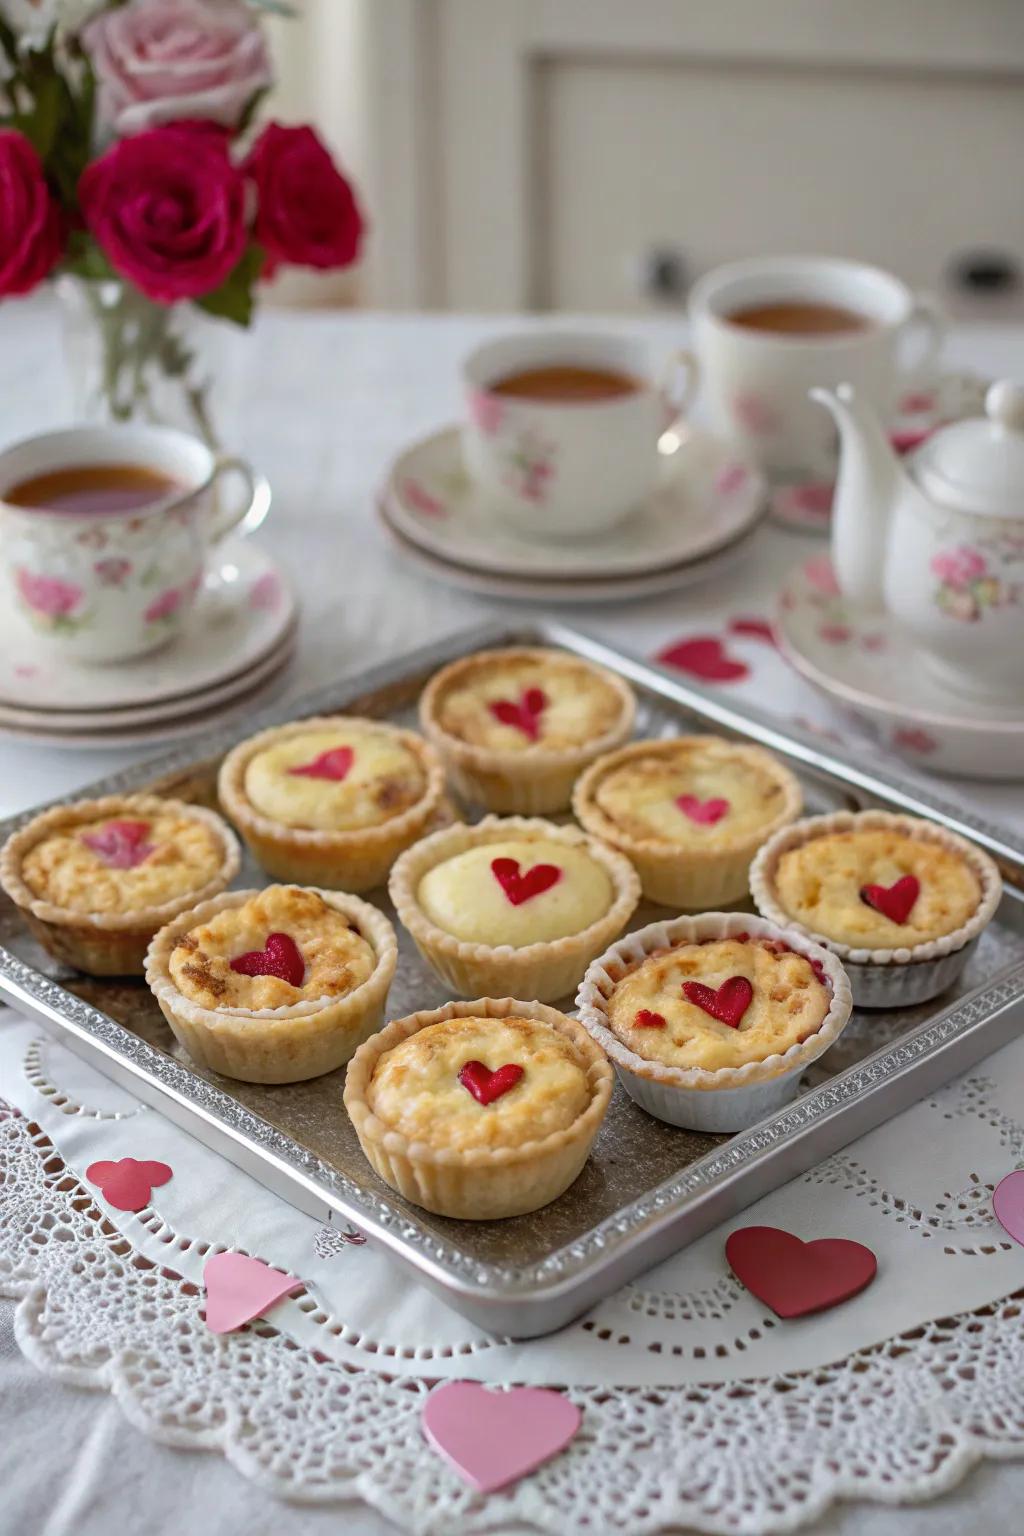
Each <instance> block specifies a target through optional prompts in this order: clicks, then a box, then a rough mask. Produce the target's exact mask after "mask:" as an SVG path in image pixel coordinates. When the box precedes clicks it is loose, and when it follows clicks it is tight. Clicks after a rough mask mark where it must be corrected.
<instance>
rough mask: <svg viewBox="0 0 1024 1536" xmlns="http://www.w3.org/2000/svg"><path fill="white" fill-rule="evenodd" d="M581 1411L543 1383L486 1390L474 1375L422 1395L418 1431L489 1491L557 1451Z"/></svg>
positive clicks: (470, 1480)
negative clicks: (540, 1384) (423, 1398)
mask: <svg viewBox="0 0 1024 1536" xmlns="http://www.w3.org/2000/svg"><path fill="white" fill-rule="evenodd" d="M582 1417H583V1415H582V1413H581V1412H580V1410H579V1408H577V1406H576V1404H575V1403H571V1402H570V1401H569V1399H568V1398H567V1397H563V1395H562V1393H561V1392H549V1391H548V1390H547V1389H546V1388H545V1387H515V1388H514V1389H513V1390H512V1391H511V1392H490V1391H488V1390H487V1388H486V1387H482V1386H480V1385H479V1383H478V1382H475V1381H450V1382H448V1383H446V1385H445V1386H443V1387H437V1388H435V1390H434V1391H433V1392H431V1394H430V1396H429V1397H428V1398H427V1401H426V1403H425V1404H424V1406H423V1431H424V1434H425V1435H426V1437H427V1439H428V1440H429V1441H430V1443H431V1445H432V1446H433V1447H434V1449H435V1450H437V1451H440V1453H441V1455H442V1456H443V1457H444V1458H445V1460H446V1461H448V1462H450V1463H451V1465H452V1466H453V1467H454V1468H455V1470H456V1472H457V1473H458V1474H459V1476H460V1477H462V1478H464V1479H465V1481H466V1482H467V1483H469V1484H470V1485H471V1486H472V1487H473V1488H475V1489H476V1490H477V1491H478V1492H479V1493H493V1492H494V1491H495V1489H497V1488H504V1487H505V1486H506V1485H507V1484H508V1483H514V1482H517V1481H518V1479H519V1478H521V1477H525V1476H526V1474H527V1472H532V1471H533V1470H534V1468H535V1467H539V1466H540V1465H541V1463H542V1462H545V1461H548V1460H549V1459H550V1458H551V1457H552V1456H557V1454H558V1452H559V1451H561V1450H564V1449H565V1447H566V1446H567V1445H568V1444H569V1441H570V1440H571V1439H572V1438H573V1436H574V1435H575V1434H576V1432H577V1430H578V1429H579V1427H580V1421H581V1419H582Z"/></svg>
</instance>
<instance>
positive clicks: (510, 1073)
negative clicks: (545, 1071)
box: [459, 1061, 523, 1104]
mask: <svg viewBox="0 0 1024 1536" xmlns="http://www.w3.org/2000/svg"><path fill="white" fill-rule="evenodd" d="M522 1075H523V1069H522V1067H521V1066H519V1065H518V1064H517V1063H516V1062H514V1061H507V1062H506V1063H505V1065H504V1066H503V1067H496V1068H495V1070H494V1071H493V1072H492V1071H491V1070H490V1068H489V1067H485V1066H484V1064H483V1062H482V1061H467V1062H466V1065H465V1066H464V1067H463V1068H462V1070H461V1071H460V1073H459V1082H460V1083H461V1084H462V1086H463V1088H465V1090H466V1092H467V1093H471V1094H472V1095H473V1097H474V1099H476V1101H477V1103H478V1104H493V1103H494V1101H495V1099H500V1098H501V1096H502V1094H503V1093H508V1091H509V1089H510V1088H514V1087H515V1085H516V1083H518V1082H519V1080H520V1078H521V1077H522Z"/></svg>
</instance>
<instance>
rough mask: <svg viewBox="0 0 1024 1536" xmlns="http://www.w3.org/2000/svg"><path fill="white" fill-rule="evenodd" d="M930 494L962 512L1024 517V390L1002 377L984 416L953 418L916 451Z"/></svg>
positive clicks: (920, 478) (919, 474)
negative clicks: (965, 418)
mask: <svg viewBox="0 0 1024 1536" xmlns="http://www.w3.org/2000/svg"><path fill="white" fill-rule="evenodd" d="M912 467H913V473H914V476H915V478H916V480H917V482H918V484H919V485H920V487H921V489H922V491H923V492H924V493H925V495H926V496H929V497H931V498H932V499H933V500H935V501H938V502H941V503H942V504H943V505H944V506H947V507H954V508H956V509H957V511H960V512H977V513H981V514H985V515H988V516H993V517H1010V518H1024V388H1022V387H1021V386H1020V385H1019V384H1015V383H1014V382H1013V381H1012V380H1011V379H1000V381H999V382H998V383H997V384H993V385H991V386H990V388H989V390H988V393H987V394H986V396H985V415H984V416H976V417H973V418H972V419H970V420H968V421H958V422H954V423H953V424H952V425H951V426H948V427H943V428H942V429H941V430H940V431H938V432H936V433H934V434H933V436H932V437H930V438H929V439H928V440H927V441H926V442H924V443H922V445H921V447H920V448H919V449H918V450H917V452H916V453H915V454H914V458H913V465H912Z"/></svg>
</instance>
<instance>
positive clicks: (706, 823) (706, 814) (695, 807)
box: [676, 795, 729, 827]
mask: <svg viewBox="0 0 1024 1536" xmlns="http://www.w3.org/2000/svg"><path fill="white" fill-rule="evenodd" d="M676 805H678V807H679V809H680V810H681V811H682V813H683V815H684V816H689V818H690V820H691V821H695V822H696V823H697V825H698V826H700V827H713V826H714V824H715V822H716V821H721V819H722V817H723V816H725V815H727V814H728V811H729V802H728V800H721V799H718V800H698V799H697V796H696V795H680V796H679V797H678V798H677V800H676Z"/></svg>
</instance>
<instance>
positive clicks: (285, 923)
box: [146, 885, 398, 1083]
mask: <svg viewBox="0 0 1024 1536" xmlns="http://www.w3.org/2000/svg"><path fill="white" fill-rule="evenodd" d="M397 956H398V948H397V944H396V941H395V934H394V930H393V928H392V927H391V924H390V923H389V922H388V921H387V919H386V918H385V917H384V916H383V914H382V913H380V912H378V911H377V909H376V907H371V906H370V905H369V903H368V902H365V901H360V900H359V898H358V897H357V896H351V895H348V894H343V893H342V892H340V891H326V890H311V889H305V888H303V887H301V886H294V885H270V886H267V887H266V889H265V890H262V891H228V892H225V893H224V894H223V895H221V896H217V897H215V898H214V899H213V900H212V901H206V902H203V903H202V904H201V905H200V906H198V907H196V908H194V909H193V910H192V911H189V912H184V913H182V914H181V916H179V917H177V918H176V919H175V920H174V922H172V923H169V924H168V925H167V926H166V927H165V928H162V929H161V930H160V932H159V933H158V934H157V935H156V937H155V938H154V940H153V942H152V944H151V945H150V948H149V953H148V955H147V956H146V980H147V981H148V983H149V985H150V988H151V990H152V992H153V995H154V996H155V998H156V1000H157V1002H158V1003H159V1004H160V1008H161V1011H162V1012H163V1015H164V1018H165V1019H166V1020H167V1022H168V1024H169V1025H170V1027H171V1029H172V1030H173V1032H174V1035H175V1037H176V1039H177V1040H178V1041H179V1043H180V1044H181V1045H183V1046H184V1047H185V1049H186V1051H188V1053H189V1055H190V1056H191V1057H192V1058H193V1060H195V1061H197V1062H199V1063H200V1065H202V1066H204V1067H209V1068H211V1069H212V1070H213V1071H214V1072H222V1073H223V1074H224V1076H225V1077H234V1078H239V1079H241V1080H242V1081H243V1082H248V1083H296V1082H302V1081H304V1080H305V1079H306V1078H310V1077H319V1076H320V1075H321V1074H322V1073H324V1072H332V1071H333V1070H334V1069H335V1067H340V1066H341V1065H342V1063H343V1062H346V1061H348V1059H349V1057H350V1056H351V1055H352V1053H353V1051H354V1050H355V1049H356V1047H357V1046H358V1045H360V1044H361V1043H362V1041H364V1040H365V1039H366V1038H367V1036H368V1035H370V1034H371V1033H372V1032H373V1031H374V1030H375V1029H378V1028H379V1027H380V1023H381V1020H382V1018H383V1012H384V1003H385V999H386V998H387V992H388V987H389V986H390V985H391V979H392V977H393V976H394V974H395V964H396V961H397Z"/></svg>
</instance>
